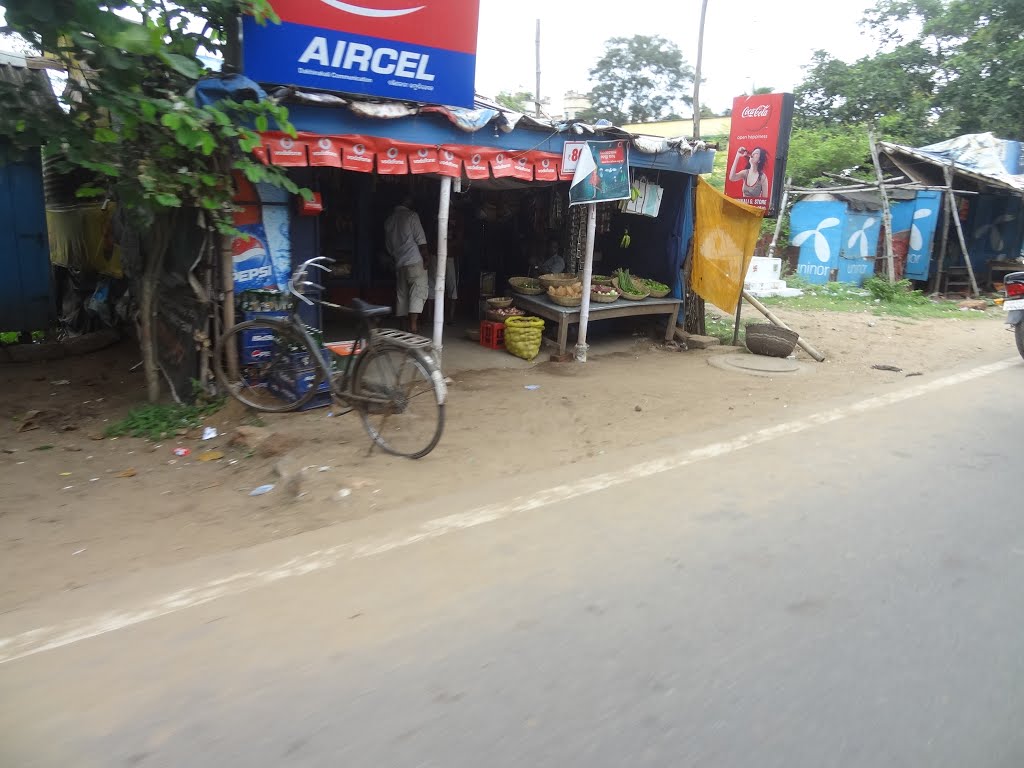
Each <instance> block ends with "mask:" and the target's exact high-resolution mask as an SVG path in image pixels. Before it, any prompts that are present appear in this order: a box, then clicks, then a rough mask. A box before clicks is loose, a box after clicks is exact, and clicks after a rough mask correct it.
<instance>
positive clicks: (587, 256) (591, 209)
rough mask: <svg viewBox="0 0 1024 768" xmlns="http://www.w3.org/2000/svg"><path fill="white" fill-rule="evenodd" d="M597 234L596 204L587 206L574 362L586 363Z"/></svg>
mask: <svg viewBox="0 0 1024 768" xmlns="http://www.w3.org/2000/svg"><path fill="white" fill-rule="evenodd" d="M596 233H597V204H596V203H589V204H588V205H587V247H586V251H585V252H584V256H583V277H582V282H583V303H582V304H580V331H579V335H578V336H577V339H576V361H577V362H580V363H585V362H587V350H588V349H589V347H588V346H587V324H588V323H589V322H590V278H591V277H592V276H593V273H594V236H595V234H596Z"/></svg>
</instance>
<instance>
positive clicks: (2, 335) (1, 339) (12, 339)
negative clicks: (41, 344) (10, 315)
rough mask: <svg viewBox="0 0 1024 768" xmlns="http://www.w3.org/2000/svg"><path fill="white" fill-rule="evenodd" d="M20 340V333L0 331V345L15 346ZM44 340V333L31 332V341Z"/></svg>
mask: <svg viewBox="0 0 1024 768" xmlns="http://www.w3.org/2000/svg"><path fill="white" fill-rule="evenodd" d="M19 338H21V332H20V331H0V344H17V343H18V339H19ZM45 338H46V332H45V331H32V341H33V342H36V341H42V340H43V339H45Z"/></svg>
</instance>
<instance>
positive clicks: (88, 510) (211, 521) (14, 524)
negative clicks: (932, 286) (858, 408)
mask: <svg viewBox="0 0 1024 768" xmlns="http://www.w3.org/2000/svg"><path fill="white" fill-rule="evenodd" d="M778 314H779V315H780V316H781V317H782V318H783V319H784V320H785V321H787V322H789V323H790V324H791V325H792V326H793V327H794V328H796V329H797V330H799V331H800V332H801V334H802V335H803V336H804V337H805V338H806V339H808V340H809V341H810V342H811V343H812V344H814V345H815V346H817V347H818V348H819V349H821V350H822V351H823V352H825V353H826V354H827V355H828V361H827V362H825V363H823V364H815V363H812V362H810V361H809V358H807V357H806V356H805V355H803V353H800V355H799V356H798V357H799V359H801V360H803V361H807V367H809V368H811V370H810V371H808V372H806V373H804V374H801V375H791V376H779V377H776V378H771V379H769V378H757V377H753V376H748V375H745V374H742V373H740V372H733V371H726V370H720V369H718V368H715V367H712V366H711V365H709V364H708V361H709V359H710V358H711V357H712V356H713V355H715V354H722V353H721V352H714V351H707V352H704V351H686V352H679V351H672V350H667V349H665V348H663V347H661V346H659V345H658V344H657V343H656V342H653V341H649V340H647V339H644V338H637V339H635V340H634V343H633V346H632V349H631V351H629V352H618V353H615V354H605V355H602V354H601V349H600V346H599V345H596V346H595V347H594V348H593V349H592V352H591V361H590V362H589V363H588V364H586V365H578V364H574V363H568V364H553V363H546V362H545V363H540V364H538V365H536V366H535V367H533V368H530V369H527V370H487V371H474V372H467V373H459V372H457V371H455V372H449V373H450V374H451V375H452V377H453V378H454V384H453V385H452V387H451V397H450V402H449V406H448V414H447V419H448V420H447V427H446V431H445V434H444V437H443V439H442V441H441V444H440V445H439V447H438V448H437V449H436V450H435V451H434V452H433V453H432V454H431V455H430V456H428V457H427V458H426V459H424V460H422V461H419V462H410V461H407V460H402V459H395V458H391V457H388V456H386V455H384V454H381V453H380V452H373V453H372V454H370V453H368V447H369V441H368V438H367V437H366V434H365V433H364V431H363V429H362V427H361V425H360V422H359V418H358V416H356V415H355V414H350V415H348V416H344V417H334V418H331V417H328V415H327V411H326V410H316V411H311V412H309V413H307V414H296V415H283V416H270V417H263V419H264V422H265V426H266V427H267V428H269V429H272V430H274V431H276V432H277V433H279V434H281V435H285V436H287V437H288V438H295V442H296V443H297V444H298V447H297V448H294V449H293V450H292V451H291V452H290V453H289V454H288V457H287V461H288V462H290V463H292V464H293V465H297V466H299V467H305V468H306V470H305V471H304V472H302V480H301V492H302V495H301V496H300V498H299V499H297V500H292V499H289V498H288V497H287V496H286V494H285V493H284V492H283V491H282V489H281V488H280V487H279V488H277V489H275V491H273V492H271V493H270V494H267V495H265V496H261V497H257V498H252V497H250V496H249V491H250V490H252V489H253V488H255V487H256V486H259V485H263V484H265V483H274V482H275V480H276V477H275V474H274V465H275V463H276V462H277V461H279V458H277V457H265V456H261V455H254V454H252V452H250V451H247V450H245V449H243V448H237V447H231V446H229V442H228V437H229V436H230V435H231V434H232V432H233V428H234V427H235V426H236V425H237V424H238V421H239V419H240V418H241V417H243V416H244V414H243V413H242V412H241V411H240V410H239V409H236V408H230V407H229V408H227V409H225V410H224V411H222V412H221V413H219V414H217V415H216V416H213V417H211V419H210V420H209V423H210V424H212V425H213V426H216V427H218V429H219V431H220V433H221V436H220V437H218V438H216V439H214V440H210V441H207V442H203V441H202V440H200V439H198V438H189V437H179V438H175V439H171V440H167V441H164V442H162V443H152V442H148V441H146V440H142V439H134V438H119V439H96V438H100V436H101V434H102V431H103V429H104V427H105V426H106V425H107V424H108V423H110V421H113V420H116V419H118V418H120V417H121V416H123V415H124V414H125V412H126V411H127V410H128V408H129V407H131V406H132V405H135V404H138V401H139V399H140V398H141V397H142V390H143V383H142V377H141V374H140V373H138V372H134V373H132V372H130V368H131V367H132V366H133V365H134V364H135V363H136V362H137V359H138V356H137V352H136V351H135V349H134V346H133V345H132V344H131V343H125V344H122V345H120V346H118V347H115V348H112V349H108V350H104V351H102V352H99V353H96V354H93V355H90V356H87V357H81V358H73V359H65V360H61V361H57V362H51V363H45V364H42V363H40V364H22V365H16V364H8V365H4V366H0V382H2V386H3V393H4V397H3V399H2V403H0V410H2V414H0V415H2V417H3V420H2V421H0V499H2V500H3V501H2V502H0V612H3V611H8V610H11V609H13V608H15V607H16V606H18V605H22V604H24V603H25V602H27V601H30V600H32V599H34V598H36V597H38V596H40V595H43V594H47V593H50V592H55V591H61V590H73V589H76V588H78V587H80V586H83V585H85V584H88V583H91V582H95V581H97V580H101V579H104V578H107V577H111V576H115V575H121V574H124V573H127V572H130V571H133V570H136V569H140V568H143V567H151V566H159V565H165V564H171V563H175V562H180V561H184V560H188V559H192V558H195V557H198V556H201V555H205V554H213V553H219V552H224V551H228V550H232V549H235V548H240V547H246V546H251V545H254V544H257V543H261V542H265V541H268V540H272V539H277V538H282V537H286V536H291V535H294V534H297V533H300V532H303V531H308V530H311V529H315V528H319V527H323V526H326V525H331V524H334V523H337V522H342V521H345V520H353V519H358V518H363V517H367V516H371V515H376V516H382V517H383V516H386V515H387V514H388V511H389V510H392V509H397V508H401V507H402V506H403V505H406V504H409V503H411V502H413V501H416V500H421V499H424V498H430V497H434V496H440V495H444V494H445V493H446V492H447V491H448V490H450V489H452V488H457V487H459V486H461V485H468V484H475V485H485V484H486V483H487V482H488V481H489V480H492V479H495V478H498V477H503V476H508V475H510V474H512V473H520V472H547V473H548V475H549V477H550V482H551V483H552V484H554V483H556V482H558V481H559V480H560V479H562V478H564V477H566V476H570V475H571V474H572V472H573V468H572V465H573V464H575V463H577V462H580V461H583V460H586V459H587V458H588V457H592V456H595V455H597V454H604V453H611V452H613V451H615V450H617V449H619V448H622V447H627V446H636V445H640V444H644V443H650V442H653V441H656V440H658V439H660V438H664V437H669V436H678V435H680V434H687V433H694V434H697V433H700V432H702V431H706V430H709V429H712V428H718V427H723V426H730V425H734V426H735V428H736V430H737V431H740V430H742V429H743V427H744V425H746V424H753V423H764V422H765V421H766V420H767V421H782V420H788V419H791V418H797V417H798V416H799V415H800V414H802V413H807V412H812V411H816V410H819V409H820V408H822V407H823V405H824V404H825V403H826V402H828V401H829V400H831V399H833V398H836V397H842V396H850V395H857V394H862V395H863V396H865V397H867V396H870V395H872V394H876V393H879V392H885V391H888V390H890V389H891V388H892V387H894V386H897V385H900V384H905V383H906V379H905V376H906V375H907V374H909V373H914V374H918V373H919V374H922V375H923V376H924V377H934V376H935V375H937V374H938V373H940V372H941V371H943V370H945V369H949V368H953V367H956V366H958V365H963V364H966V363H968V362H970V361H973V360H979V361H991V360H996V359H1002V358H1005V357H1009V356H1011V355H1014V354H1016V352H1015V348H1014V345H1013V337H1012V335H1011V334H1009V333H1007V332H1006V331H1005V330H1003V328H1002V326H1001V324H1000V320H1001V318H999V317H997V316H996V315H995V314H994V313H993V314H992V315H986V316H980V315H974V314H972V316H971V317H970V318H966V317H965V319H963V320H945V319H943V320H924V321H911V320H904V319H897V318H883V317H874V316H868V315H866V314H864V315H858V314H847V313H834V312H815V313H796V312H786V311H779V312H778ZM493 354H494V355H503V354H504V353H502V352H494V353H493ZM875 364H886V365H893V366H897V367H899V368H901V369H903V371H902V372H901V373H894V372H891V371H879V370H874V369H872V367H871V366H872V365H875ZM921 380H925V379H917V381H921ZM61 382H69V383H61ZM526 385H538V386H539V387H540V388H539V389H535V390H527V389H525V386H526ZM29 410H40V411H42V419H41V423H40V425H39V427H38V428H37V429H33V430H30V431H22V432H19V431H17V429H18V425H19V424H20V421H21V418H22V417H23V415H24V414H25V412H27V411H29ZM179 446H185V447H189V448H191V449H192V450H193V452H194V453H193V456H191V457H187V458H179V457H176V456H175V455H174V454H173V453H172V451H173V449H174V448H176V447H179ZM207 449H219V450H222V451H223V452H224V453H225V454H226V455H225V457H224V458H223V459H221V460H219V461H214V462H210V463H200V462H198V461H196V460H195V455H196V454H198V453H199V452H200V451H202V450H207ZM125 470H134V475H133V476H131V477H124V476H118V475H119V474H122V475H124V474H131V473H129V472H125ZM342 489H347V490H348V491H350V493H348V494H344V495H341V494H339V491H342Z"/></svg>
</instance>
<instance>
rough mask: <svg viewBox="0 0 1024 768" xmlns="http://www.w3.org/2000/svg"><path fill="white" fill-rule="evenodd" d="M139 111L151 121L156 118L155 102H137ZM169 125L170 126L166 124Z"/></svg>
mask: <svg viewBox="0 0 1024 768" xmlns="http://www.w3.org/2000/svg"><path fill="white" fill-rule="evenodd" d="M139 111H140V112H141V113H142V116H143V117H144V118H146V120H149V121H152V120H154V119H155V118H156V104H154V103H153V102H152V101H141V102H139ZM168 127H171V126H168Z"/></svg>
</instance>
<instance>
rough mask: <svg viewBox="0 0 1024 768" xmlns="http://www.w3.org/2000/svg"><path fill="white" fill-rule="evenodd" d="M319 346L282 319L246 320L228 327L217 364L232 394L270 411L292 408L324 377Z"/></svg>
mask: <svg viewBox="0 0 1024 768" xmlns="http://www.w3.org/2000/svg"><path fill="white" fill-rule="evenodd" d="M319 354H320V352H319V350H312V349H310V348H309V346H308V344H307V343H306V339H305V337H304V336H303V335H302V334H301V333H299V332H298V331H297V330H295V329H294V328H293V327H292V326H291V325H289V324H288V323H285V322H282V321H280V320H246V321H245V322H244V323H238V324H237V325H234V326H232V327H231V328H229V329H228V330H227V332H226V333H225V334H224V335H223V336H222V337H221V339H220V341H219V342H217V347H216V349H215V350H214V353H213V369H214V373H215V374H216V376H217V381H218V382H219V383H220V385H221V387H223V388H224V389H225V390H226V391H227V393H228V394H229V395H231V396H232V397H234V398H235V399H236V400H238V401H239V402H241V403H243V404H245V405H247V406H249V407H250V408H255V409H256V410H257V411H264V412H267V413H284V412H285V411H294V410H295V409H297V408H301V407H302V406H303V405H305V404H306V403H308V402H309V401H310V400H311V399H312V398H313V397H314V396H315V395H316V394H317V392H318V391H320V389H321V384H322V383H323V381H324V369H323V364H322V360H319V359H318V355H319Z"/></svg>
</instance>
